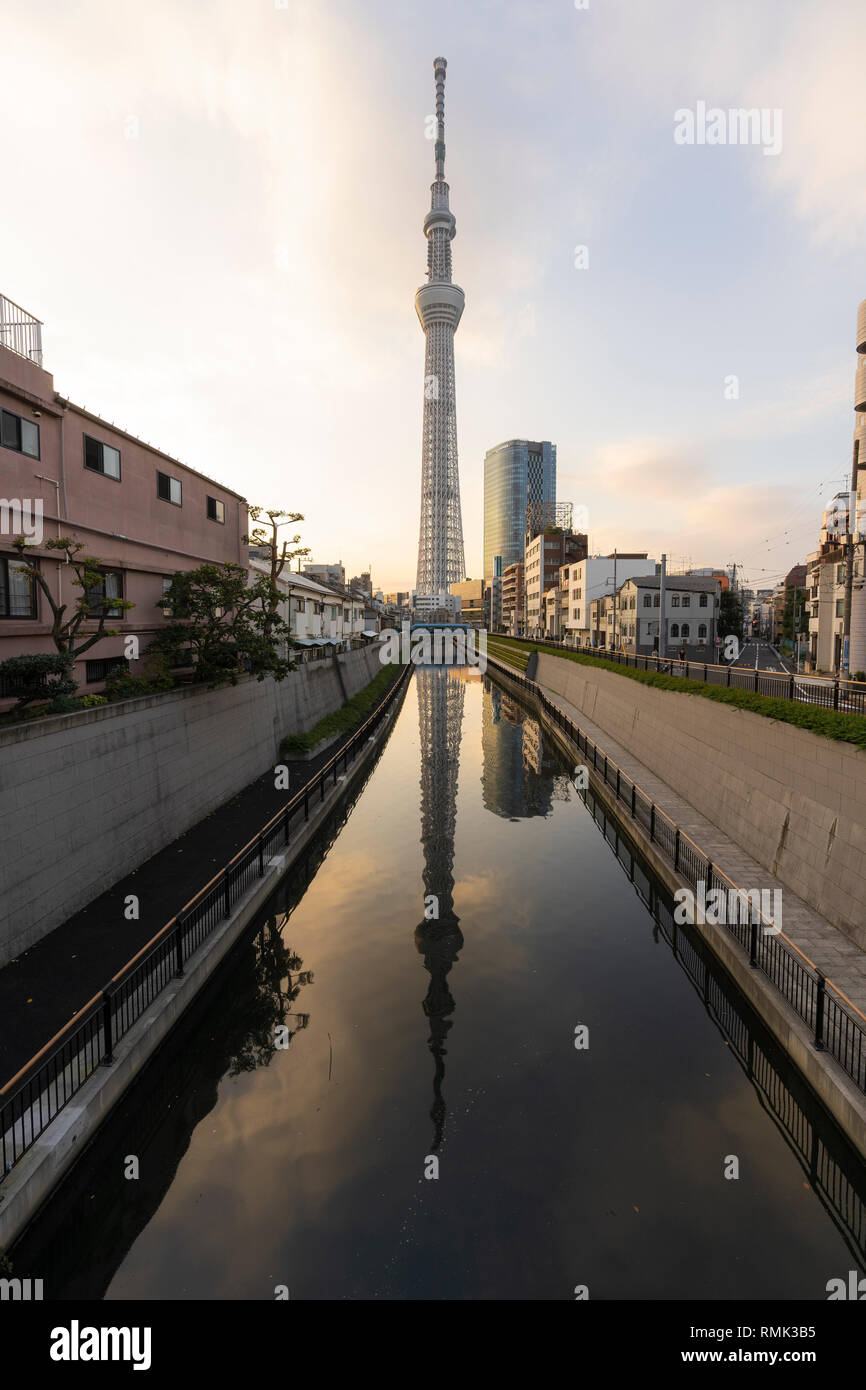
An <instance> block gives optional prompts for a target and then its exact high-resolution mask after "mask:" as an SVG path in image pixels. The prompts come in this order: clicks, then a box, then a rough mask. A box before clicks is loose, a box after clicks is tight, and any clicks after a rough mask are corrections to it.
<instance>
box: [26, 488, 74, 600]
mask: <svg viewBox="0 0 866 1390" xmlns="http://www.w3.org/2000/svg"><path fill="white" fill-rule="evenodd" d="M33 476H34V478H37V479H38V480H39V482H40V483H50V484H51V486H52V487H53V488H54V509H55V511H56V513H57V516H56V518H55V519H56V521H57V539H58V540H60V531H61V525H60V484H59V482H58V481H57V479H56V478H46V476H45V474H44V473H34V474H33ZM61 476H62V474H61ZM64 511H65V507H64ZM66 563H67V565H68V564H69V555H68V553H67V555H66ZM62 603H63V562H62V561H60V560H59V561H58V562H57V606H58V608H59V607H61V605H62Z"/></svg>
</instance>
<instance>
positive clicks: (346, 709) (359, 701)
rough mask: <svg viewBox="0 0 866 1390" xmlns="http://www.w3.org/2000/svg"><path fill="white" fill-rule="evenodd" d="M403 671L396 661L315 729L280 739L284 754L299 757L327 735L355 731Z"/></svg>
mask: <svg viewBox="0 0 866 1390" xmlns="http://www.w3.org/2000/svg"><path fill="white" fill-rule="evenodd" d="M399 670H400V667H399V666H398V665H397V663H396V662H393V661H392V662H389V664H388V665H387V666H383V667H382V669H381V671H379V672H378V673H377V675H375V676H374V677H373V679H372V680H371V681H370V683H369V685H365V686H364V689H363V690H359V691H358V693H357V695H353V696H352V698H351V700H347V701H346V703H345V704H344V705H342V706H341V707H340V709H335V710H334V712H333V714H326V715H325V717H324V719H320V720H319V722H318V724H316V725H314V726H313V728H312V729H308V730H307V732H306V733H304V734H286V736H285V738H284V739H282V740H281V741H280V752H281V753H282V755H283V757H284V758H291V757H293V756H294V757H297V755H298V754H299V753H308V752H309V751H310V749H311V748H315V746H316V744H317V743H321V741H322V739H324V738H333V737H334V736H335V735H338V734H350V733H352V731H353V730H354V729H357V728H358V727H359V725H361V724H363V722H364V720H365V719H366V718H367V716H368V714H371V713H372V711H373V709H374V708H375V706H376V705H377V704H378V703H379V701H380V700H381V698H382V696H383V695H384V694H385V691H386V690H387V689H388V686H389V685H391V684H392V682H393V681H394V679H395V677H396V676H397V673H398V672H399Z"/></svg>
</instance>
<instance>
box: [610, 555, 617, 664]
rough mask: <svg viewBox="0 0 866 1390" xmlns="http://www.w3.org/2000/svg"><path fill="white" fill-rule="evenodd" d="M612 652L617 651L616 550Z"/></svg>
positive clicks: (614, 559)
mask: <svg viewBox="0 0 866 1390" xmlns="http://www.w3.org/2000/svg"><path fill="white" fill-rule="evenodd" d="M611 650H612V651H616V548H615V547H614V552H613V641H612V643H611Z"/></svg>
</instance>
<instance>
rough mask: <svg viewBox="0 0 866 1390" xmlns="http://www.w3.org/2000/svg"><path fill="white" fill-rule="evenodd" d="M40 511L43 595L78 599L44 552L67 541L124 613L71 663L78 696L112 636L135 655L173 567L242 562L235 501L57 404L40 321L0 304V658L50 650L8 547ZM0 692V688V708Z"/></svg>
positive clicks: (39, 608) (39, 613) (42, 619)
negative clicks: (125, 605)
mask: <svg viewBox="0 0 866 1390" xmlns="http://www.w3.org/2000/svg"><path fill="white" fill-rule="evenodd" d="M40 504H41V514H42V515H41V530H42V543H41V545H35V546H34V548H33V549H32V550H31V551H30V552H29V558H30V560H31V561H35V563H36V564H37V565H38V566H39V568H40V569H41V570H42V571H43V573H45V574H46V576H47V578H48V580H49V583H50V585H51V591H52V593H53V594H54V595H56V596H59V597H60V600H61V601H62V602H66V603H68V604H69V605H70V607H71V606H73V605H74V604H75V601H76V600H77V599H78V597H79V596H80V592H81V591H80V589H79V588H78V587H77V586H76V585H74V584H73V582H72V578H73V577H72V575H71V573H70V571H69V568H68V566H66V565H65V564H64V563H63V562H62V560H61V561H59V560H58V558H57V552H56V551H51V550H47V549H46V548H45V542H46V541H47V540H49V539H50V538H52V537H57V536H58V535H61V536H70V537H73V538H77V539H79V540H80V541H82V542H83V544H84V546H85V548H86V551H87V553H88V554H90V555H93V556H95V557H97V558H98V559H99V561H100V562H101V568H102V571H103V574H104V594H105V597H106V598H109V599H110V598H119V599H127V600H129V601H130V602H131V603H133V604H134V605H135V607H134V608H129V609H126V610H125V611H123V612H122V613H121V614H120V615H119V616H118V617H116V618H110V619H109V626H110V627H113V628H116V629H117V630H118V635H117V636H116V637H107V638H103V639H102V641H100V642H98V643H96V644H95V645H94V646H92V647H91V648H89V650H88V651H87V652H86V653H84V655H83V656H82V657H81V658H79V660H78V661H77V662H76V667H75V672H74V676H75V679H76V680H77V681H78V685H79V693H82V694H87V693H96V692H98V691H99V690H101V688H102V684H103V681H104V679H105V676H106V674H107V671H108V670H109V669H110V666H111V665H112V664H116V663H117V662H118V661H119V660H122V659H123V651H124V637H126V636H128V635H129V634H135V635H137V636H138V638H139V648H140V651H141V652H142V653H144V651H145V649H146V647H147V645H148V643H149V641H150V636H151V634H152V633H153V632H155V631H156V629H157V628H158V627H160V626H161V625H162V624H163V623H164V622H165V621H166V619H165V618H164V616H163V613H162V610H161V609H160V608H158V607H157V606H156V605H157V602H158V600H159V599H161V598H162V595H163V591H164V588H165V587H166V586H167V584H168V583H169V581H170V579H171V576H172V575H173V574H174V573H175V572H176V571H177V570H185V569H195V568H196V567H197V566H198V565H201V564H203V563H205V562H206V561H209V562H214V563H225V562H226V561H233V562H234V563H236V564H239V565H243V566H244V567H245V568H246V566H247V563H248V551H247V546H246V545H245V544H244V541H243V537H244V536H245V535H246V533H247V527H248V521H247V504H246V501H245V500H244V498H243V497H240V496H239V495H238V494H237V493H236V492H231V491H230V490H229V489H228V488H225V487H221V486H220V485H219V484H218V483H215V482H212V481H211V480H210V479H209V478H206V477H205V476H204V475H203V474H201V473H197V472H196V471H195V469H193V468H189V467H188V466H187V465H186V464H183V463H179V462H178V461H177V459H173V458H171V457H170V456H169V455H168V454H164V453H162V452H161V451H160V450H159V449H155V448H152V447H151V446H150V445H148V444H143V443H142V442H141V440H139V439H136V438H134V436H132V435H130V434H126V433H125V432H124V431H123V430H120V429H117V428H115V426H113V425H109V424H107V423H106V421H104V420H102V419H100V418H99V416H97V415H91V414H90V412H89V411H86V410H83V409H82V408H81V407H80V406H76V405H73V403H72V402H71V401H67V400H64V398H63V397H62V396H59V395H58V394H57V393H56V392H55V390H54V382H53V378H52V377H51V375H50V373H48V372H46V371H44V370H43V368H42V352H41V324H39V322H38V320H36V319H34V318H33V317H32V316H31V315H29V314H27V313H25V312H24V311H23V310H21V309H19V308H18V306H17V305H14V304H12V303H11V301H9V300H8V299H4V298H3V296H0V661H2V660H5V658H7V657H10V656H17V655H19V654H21V653H31V652H47V651H54V644H53V641H52V639H51V612H50V609H49V607H48V604H47V603H46V602H45V601H44V595H43V594H42V593H41V592H40V590H39V587H38V586H37V585H36V584H34V583H33V582H32V580H31V579H29V577H28V575H27V572H26V569H25V568H24V567H23V566H22V565H21V564H20V563H18V556H17V553H16V552H15V551H14V550H13V549H12V546H11V541H12V540H13V539H14V537H15V536H16V535H21V534H22V533H24V532H29V534H31V535H33V534H34V532H36V528H37V519H38V517H39V507H40ZM22 518H23V522H24V524H23V525H22ZM28 523H29V525H28ZM37 534H38V533H37ZM95 627H96V623H95V622H94V624H93V625H92V626H90V627H88V625H85V630H89V631H93V630H94V629H95ZM129 669H130V671H131V672H132V673H133V674H135V673H136V671H137V670H140V667H139V666H138V665H137V663H135V662H132V663H130V666H129ZM8 693H9V692H8V691H7V690H4V689H3V688H2V687H0V709H5V708H8V707H9V704H10V700H9V698H8ZM3 697H5V698H3Z"/></svg>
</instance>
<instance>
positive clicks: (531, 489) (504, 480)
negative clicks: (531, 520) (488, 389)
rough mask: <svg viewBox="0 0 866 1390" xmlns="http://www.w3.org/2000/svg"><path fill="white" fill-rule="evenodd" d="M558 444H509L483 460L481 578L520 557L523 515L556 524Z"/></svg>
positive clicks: (520, 441) (488, 577) (518, 441)
mask: <svg viewBox="0 0 866 1390" xmlns="http://www.w3.org/2000/svg"><path fill="white" fill-rule="evenodd" d="M555 508H556V445H555V444H551V443H550V441H549V440H541V441H537V442H536V441H533V440H528V439H509V440H506V442H505V443H504V444H497V445H496V446H495V447H494V448H492V449H488V451H487V453H486V454H485V456H484V579H485V580H486V581H487V582H489V581H490V580H491V579H492V578H493V575H494V560H495V558H496V556H499V557H500V558H501V561H502V573H503V575H504V573H505V571H506V570H507V569H508V568H509V567H510V566H511V565H513V564H515V563H516V562H517V561H518V560H522V559H523V557H524V547H525V542H526V522H527V511H528V510H531V509H534V510H535V514H536V515H540V516H541V517H542V519H544V520H545V521H547V520H549V521H553V520H554V519H555Z"/></svg>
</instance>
